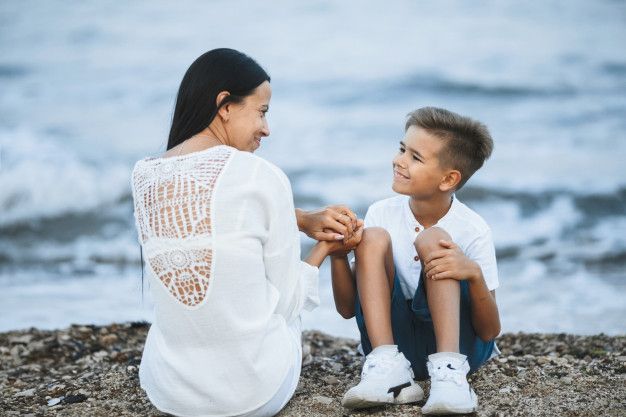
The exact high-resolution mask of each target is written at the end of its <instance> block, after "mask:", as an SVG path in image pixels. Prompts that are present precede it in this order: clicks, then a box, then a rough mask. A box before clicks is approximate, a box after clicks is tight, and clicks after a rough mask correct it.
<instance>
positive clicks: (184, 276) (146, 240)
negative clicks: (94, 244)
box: [133, 147, 231, 307]
mask: <svg viewBox="0 0 626 417" xmlns="http://www.w3.org/2000/svg"><path fill="white" fill-rule="evenodd" d="M201 152H202V153H203V155H201V156H200V155H192V156H191V157H185V156H184V155H183V156H182V157H178V158H177V157H173V158H165V159H163V158H162V159H154V160H146V161H144V162H145V163H144V164H143V165H141V167H138V168H136V169H135V172H134V174H133V186H134V189H135V193H134V198H135V218H136V221H137V230H138V232H139V238H140V241H141V244H142V245H143V247H144V250H145V252H146V259H147V262H148V263H149V265H150V267H151V268H152V270H153V271H154V273H155V275H156V276H157V277H158V278H159V280H160V281H161V283H162V284H163V285H164V286H165V288H167V290H168V292H169V293H170V294H171V295H172V296H173V297H175V298H176V300H178V301H179V302H180V303H182V304H184V305H186V306H188V307H196V306H198V305H200V304H201V303H202V301H203V300H204V299H205V297H206V294H207V291H208V289H209V281H210V279H211V271H212V268H211V267H212V261H213V251H212V250H211V238H212V230H211V199H212V196H213V191H214V189H215V184H216V182H217V180H218V178H219V176H220V174H221V173H222V171H223V169H224V167H225V165H226V163H227V161H228V158H229V156H230V154H231V152H230V150H229V149H228V148H221V147H220V148H212V149H211V150H210V151H209V150H207V151H201ZM192 242H194V243H192ZM202 242H204V244H202ZM198 243H200V245H199V244H198Z"/></svg>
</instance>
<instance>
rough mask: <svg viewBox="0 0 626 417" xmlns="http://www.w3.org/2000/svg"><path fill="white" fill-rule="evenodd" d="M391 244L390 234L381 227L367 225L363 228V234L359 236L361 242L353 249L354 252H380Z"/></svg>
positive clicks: (357, 253)
mask: <svg viewBox="0 0 626 417" xmlns="http://www.w3.org/2000/svg"><path fill="white" fill-rule="evenodd" d="M390 244H391V236H390V235H389V232H387V231H386V230H385V229H383V228H382V227H367V228H365V229H364V230H363V236H362V237H361V243H359V246H357V247H356V249H355V254H356V255H357V256H359V254H362V253H364V252H365V251H367V252H368V253H371V252H372V251H374V252H381V253H384V252H385V251H386V250H387V248H388V247H389V245H390Z"/></svg>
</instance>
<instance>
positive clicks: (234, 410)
mask: <svg viewBox="0 0 626 417" xmlns="http://www.w3.org/2000/svg"><path fill="white" fill-rule="evenodd" d="M269 81H270V77H269V76H268V75H267V73H266V72H265V71H264V70H263V69H262V68H261V67H260V66H259V65H258V64H257V63H256V62H255V61H254V60H252V59H251V58H249V57H248V56H246V55H244V54H242V53H240V52H237V51H234V50H232V49H216V50H212V51H209V52H207V53H205V54H204V55H202V56H200V57H199V58H198V59H197V60H196V61H195V62H194V63H193V64H192V65H191V66H190V67H189V69H188V70H187V73H186V74H185V76H184V78H183V80H182V82H181V85H180V89H179V92H178V98H177V101H176V108H175V111H174V117H173V121H172V127H171V131H170V135H169V141H168V146H167V148H168V150H167V152H166V153H165V154H164V155H163V156H162V157H160V158H148V159H144V160H141V161H139V162H137V164H136V166H135V169H134V171H133V198H134V204H135V218H136V223H137V229H138V233H139V240H140V243H141V245H142V248H143V250H144V253H145V254H146V259H147V265H148V267H149V269H150V270H151V272H152V274H150V275H151V279H152V285H151V292H152V296H153V299H154V302H155V320H154V323H153V324H152V326H151V328H150V331H149V333H148V337H147V340H146V344H145V348H144V352H143V357H142V361H141V367H140V372H139V377H140V380H141V386H142V388H143V389H144V390H145V391H146V393H147V394H148V397H149V398H150V401H151V402H152V403H153V404H154V405H155V406H156V407H157V408H158V409H160V410H162V411H165V412H168V413H171V414H175V415H182V416H234V415H235V416H265V415H274V414H276V413H277V412H278V411H279V410H280V409H282V408H283V407H284V406H285V404H286V403H287V401H288V400H289V399H290V398H291V396H292V395H293V393H294V391H295V388H296V385H297V382H298V379H299V376H300V365H301V355H302V353H301V344H300V318H299V316H300V313H301V311H302V310H303V309H307V310H310V309H312V308H314V307H315V306H316V305H317V304H318V303H319V300H318V295H317V281H318V267H319V265H320V264H321V263H322V261H323V260H324V258H325V257H326V256H328V255H329V254H331V253H333V252H335V251H337V250H342V249H345V246H344V243H347V245H348V246H350V245H351V244H352V245H353V244H355V243H356V242H357V241H358V239H359V237H360V226H361V223H360V221H359V222H357V220H356V217H355V216H354V214H353V213H352V212H351V211H350V210H349V209H347V208H346V207H341V206H337V207H331V208H328V209H325V210H322V211H317V212H311V213H307V212H304V211H302V210H298V211H297V212H296V211H295V209H294V207H293V195H292V192H291V186H290V184H289V180H288V179H287V177H286V176H285V174H284V173H283V172H282V171H280V169H278V168H277V167H275V166H274V165H272V164H270V163H269V162H267V161H265V160H263V159H261V158H259V157H257V156H255V155H253V153H252V152H254V151H255V150H256V149H258V147H259V146H260V145H261V140H262V138H264V137H267V136H268V135H269V127H268V124H267V121H266V119H265V114H266V113H267V111H268V109H269V102H270V97H271V87H270V83H269ZM298 225H300V228H301V229H302V230H303V231H305V232H306V233H307V234H309V235H311V236H314V237H316V238H318V239H331V241H320V242H318V243H317V244H316V245H315V246H314V247H313V249H312V250H311V253H310V254H309V256H308V257H307V258H306V261H305V262H302V261H301V260H300V242H299V236H298ZM354 232H356V233H354ZM344 238H345V240H346V241H347V242H343V241H340V239H344ZM332 239H334V241H333V240H332Z"/></svg>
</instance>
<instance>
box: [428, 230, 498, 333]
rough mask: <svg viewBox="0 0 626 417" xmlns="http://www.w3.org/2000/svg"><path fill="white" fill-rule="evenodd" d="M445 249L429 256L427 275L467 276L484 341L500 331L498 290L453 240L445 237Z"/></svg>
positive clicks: (476, 325) (476, 327)
mask: <svg viewBox="0 0 626 417" xmlns="http://www.w3.org/2000/svg"><path fill="white" fill-rule="evenodd" d="M439 243H440V245H441V247H442V249H441V250H439V251H435V252H433V253H432V254H431V255H430V256H429V257H428V259H426V260H425V262H424V264H425V269H424V271H425V273H426V279H456V280H459V281H462V280H467V281H468V283H469V296H470V305H471V307H470V308H471V311H472V325H473V326H474V330H475V331H476V334H477V335H478V337H480V338H481V339H482V340H483V341H489V340H492V339H495V337H496V336H498V334H500V314H499V313H498V305H497V304H496V295H495V291H489V289H488V288H487V284H486V283H485V278H484V276H483V272H482V269H481V268H480V266H479V265H478V263H476V262H475V261H472V260H471V259H469V258H468V257H467V256H466V255H465V254H464V253H463V251H461V249H460V248H459V247H458V246H457V245H456V244H455V243H454V242H451V241H446V240H441V241H440V242H439Z"/></svg>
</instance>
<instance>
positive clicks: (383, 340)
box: [355, 227, 395, 349]
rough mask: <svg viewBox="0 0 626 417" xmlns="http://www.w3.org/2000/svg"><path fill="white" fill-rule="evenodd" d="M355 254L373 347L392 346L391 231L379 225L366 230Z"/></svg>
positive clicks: (357, 275)
mask: <svg viewBox="0 0 626 417" xmlns="http://www.w3.org/2000/svg"><path fill="white" fill-rule="evenodd" d="M355 256H356V282H357V291H358V296H359V301H360V303H361V310H362V311H363V318H364V320H365V327H366V328H367V334H368V337H369V341H370V343H371V345H372V349H376V348H377V347H378V346H382V345H393V344H394V340H393V332H392V330H391V291H392V289H393V278H394V273H395V271H394V266H393V253H392V251H391V237H390V236H389V233H388V232H387V231H386V230H385V229H381V228H377V227H372V228H367V229H365V230H363V237H362V239H361V243H360V244H359V246H357V248H356V249H355Z"/></svg>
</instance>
